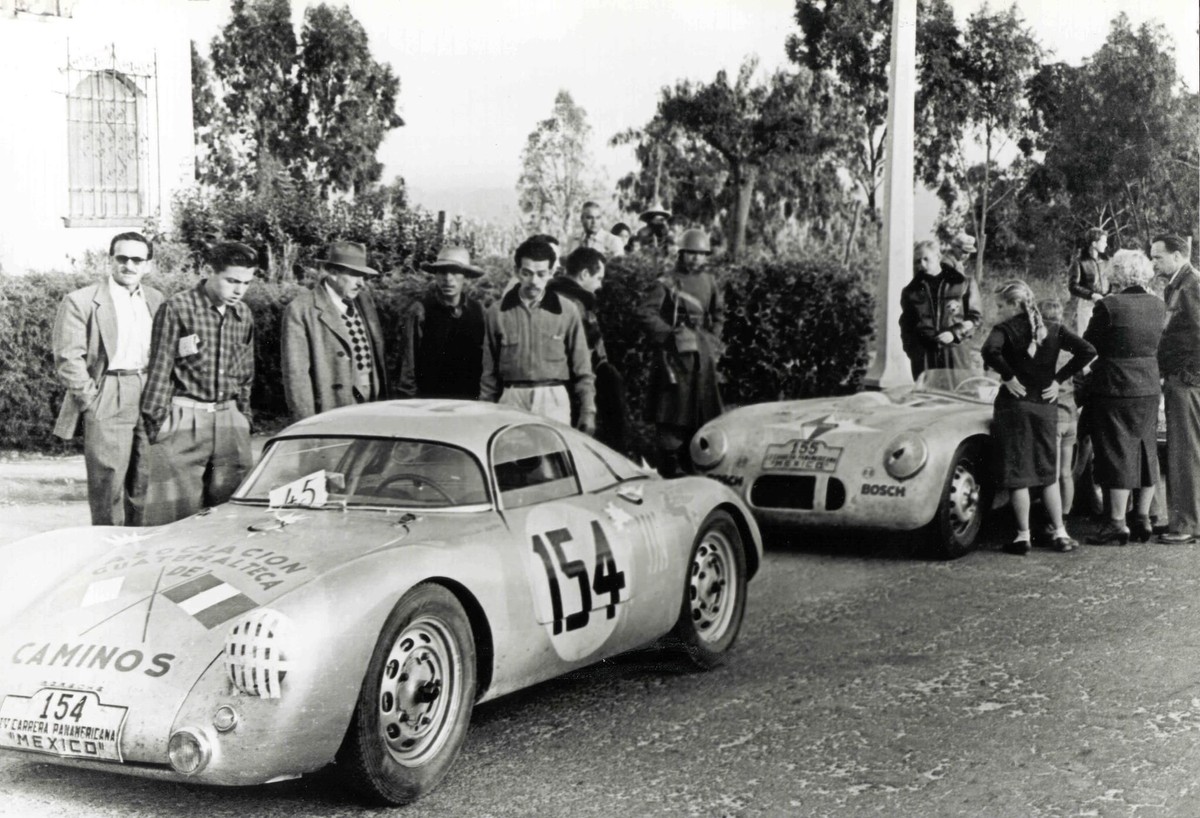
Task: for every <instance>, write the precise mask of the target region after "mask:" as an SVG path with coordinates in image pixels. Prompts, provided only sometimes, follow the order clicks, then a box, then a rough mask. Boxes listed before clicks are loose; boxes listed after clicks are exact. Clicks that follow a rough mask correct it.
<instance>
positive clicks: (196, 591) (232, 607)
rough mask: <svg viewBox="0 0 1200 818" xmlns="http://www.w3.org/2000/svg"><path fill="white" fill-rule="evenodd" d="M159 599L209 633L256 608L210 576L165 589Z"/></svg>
mask: <svg viewBox="0 0 1200 818" xmlns="http://www.w3.org/2000/svg"><path fill="white" fill-rule="evenodd" d="M162 595H163V596H165V597H166V598H167V599H169V600H171V601H172V602H174V603H175V604H176V605H178V606H179V607H180V608H181V609H182V610H183V611H184V612H186V613H189V614H191V615H192V616H193V617H194V618H195V619H196V620H197V621H198V622H199V623H200V624H201V625H203V626H204V627H206V628H208V629H209V630H212V629H213V628H215V627H216V626H217V625H220V624H221V623H222V622H228V621H229V620H230V619H233V618H234V617H235V616H238V615H240V614H244V613H245V612H246V611H249V610H252V609H254V608H257V607H258V603H257V602H255V601H254V600H253V599H251V598H250V597H248V596H246V595H245V594H243V593H242V592H241V591H239V590H238V589H237V588H235V587H233V586H232V585H230V584H229V583H228V582H225V581H223V580H220V579H217V577H215V576H213V575H212V574H203V575H201V576H198V577H196V578H195V579H191V580H188V581H187V582H185V583H183V584H182V585H176V586H175V587H173V588H168V589H167V590H166V591H163V594H162Z"/></svg>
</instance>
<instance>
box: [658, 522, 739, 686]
mask: <svg viewBox="0 0 1200 818" xmlns="http://www.w3.org/2000/svg"><path fill="white" fill-rule="evenodd" d="M745 611H746V552H745V550H744V549H743V547H742V537H741V534H740V533H739V532H738V527H737V524H736V523H735V522H734V521H733V518H732V517H730V516H729V514H728V513H726V512H724V511H714V512H712V513H711V514H709V515H708V517H707V518H705V520H704V524H703V525H701V526H700V532H699V533H698V534H697V535H696V541H695V543H694V544H693V545H692V555H691V559H690V561H689V563H688V576H687V584H686V586H685V587H684V591H683V603H682V605H681V607H680V611H679V619H678V621H677V622H676V624H675V630H674V631H673V636H674V637H675V639H676V640H677V641H678V642H679V643H680V644H682V646H683V649H684V651H685V652H686V653H687V656H688V658H689V659H690V660H691V661H692V662H693V663H694V664H695V665H697V666H698V667H700V668H702V669H704V670H708V669H710V668H713V667H716V666H717V665H719V664H721V662H722V660H723V658H724V657H723V654H724V653H725V651H727V650H729V648H730V647H731V646H732V645H733V643H734V640H736V639H737V635H738V631H739V630H741V627H742V616H743V614H745Z"/></svg>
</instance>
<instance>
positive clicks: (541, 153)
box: [517, 90, 599, 236]
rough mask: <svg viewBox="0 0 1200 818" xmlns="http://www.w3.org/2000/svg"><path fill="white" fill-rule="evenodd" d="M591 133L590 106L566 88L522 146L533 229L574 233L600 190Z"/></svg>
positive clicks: (524, 204) (522, 185)
mask: <svg viewBox="0 0 1200 818" xmlns="http://www.w3.org/2000/svg"><path fill="white" fill-rule="evenodd" d="M591 133H592V126H591V125H589V124H588V121H587V111H586V110H584V109H583V108H582V107H581V106H579V105H576V104H575V100H573V99H572V98H571V94H570V93H569V92H568V91H565V90H560V91H559V92H558V95H557V96H555V98H554V110H553V112H552V113H551V115H550V117H549V118H548V119H543V120H542V121H541V122H539V123H538V124H537V127H536V128H534V129H533V131H532V132H530V134H529V138H528V140H527V141H526V143H525V149H524V150H523V151H521V176H520V178H519V179H518V180H517V193H518V194H519V196H520V206H521V212H522V213H525V214H527V215H528V217H529V220H528V227H529V230H530V232H531V233H549V234H551V235H554V236H566V235H569V233H570V231H571V225H572V223H573V221H574V219H575V218H576V217H577V215H578V213H579V211H580V209H581V208H582V207H583V203H584V202H586V201H587V200H588V199H591V198H594V197H595V196H596V194H597V191H598V189H599V188H598V185H597V184H596V182H595V181H594V179H593V178H592V174H593V171H592V157H591V153H590V152H589V150H588V140H589V139H590V138H591Z"/></svg>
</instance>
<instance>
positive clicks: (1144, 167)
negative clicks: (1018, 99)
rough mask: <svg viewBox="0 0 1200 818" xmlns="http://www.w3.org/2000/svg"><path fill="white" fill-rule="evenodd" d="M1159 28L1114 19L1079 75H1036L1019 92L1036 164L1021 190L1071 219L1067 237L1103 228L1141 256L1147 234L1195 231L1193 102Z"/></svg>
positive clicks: (1196, 111)
mask: <svg viewBox="0 0 1200 818" xmlns="http://www.w3.org/2000/svg"><path fill="white" fill-rule="evenodd" d="M1175 66H1176V63H1175V54H1174V46H1173V43H1172V40H1171V38H1170V36H1169V34H1168V33H1167V30H1166V28H1164V27H1163V26H1161V25H1159V24H1155V23H1144V24H1142V25H1141V26H1140V27H1138V28H1137V29H1136V30H1135V29H1134V28H1133V26H1132V25H1131V23H1130V21H1129V18H1128V17H1126V16H1125V15H1124V14H1121V15H1119V16H1118V17H1117V18H1116V19H1115V20H1113V22H1112V24H1111V27H1110V29H1109V34H1108V38H1107V40H1106V41H1105V43H1104V45H1103V46H1101V47H1100V49H1099V50H1098V51H1097V52H1096V54H1095V55H1093V56H1092V58H1091V59H1090V60H1088V61H1087V62H1086V63H1085V64H1084V65H1083V66H1082V67H1079V68H1071V67H1069V66H1064V65H1061V64H1059V65H1051V66H1047V67H1045V68H1044V69H1043V70H1042V71H1041V72H1039V73H1038V74H1037V75H1036V76H1035V77H1034V78H1033V79H1032V80H1031V81H1030V83H1029V88H1028V90H1029V95H1030V99H1031V102H1032V105H1033V115H1034V117H1035V118H1036V120H1037V122H1038V124H1039V125H1040V126H1041V132H1040V134H1039V135H1038V137H1037V139H1036V141H1035V142H1034V143H1033V145H1032V146H1031V147H1033V148H1036V149H1039V150H1042V151H1044V152H1045V158H1044V159H1043V160H1042V161H1041V163H1040V164H1039V165H1038V166H1037V167H1035V168H1034V170H1033V172H1032V173H1031V175H1030V190H1031V192H1032V193H1033V194H1034V195H1036V196H1037V197H1038V198H1039V199H1040V200H1041V201H1043V202H1045V203H1047V204H1049V205H1057V206H1059V207H1065V208H1066V209H1068V210H1069V211H1070V213H1071V216H1070V218H1069V220H1065V221H1069V225H1070V228H1071V230H1072V232H1073V233H1075V234H1078V233H1081V232H1082V231H1083V230H1084V229H1086V228H1088V227H1103V228H1105V229H1107V230H1109V231H1110V232H1112V233H1113V234H1115V236H1116V239H1117V241H1116V242H1115V243H1116V244H1118V245H1121V246H1125V247H1139V246H1140V247H1146V246H1148V244H1149V241H1150V238H1151V237H1152V236H1153V234H1154V233H1156V232H1158V231H1159V230H1162V229H1170V230H1173V231H1177V232H1180V233H1182V234H1185V235H1187V234H1191V233H1194V232H1195V229H1196V228H1195V225H1196V223H1197V210H1196V208H1197V200H1198V199H1200V195H1198V194H1200V191H1198V190H1197V170H1198V169H1200V154H1198V146H1197V142H1196V133H1197V132H1200V97H1198V96H1197V95H1196V94H1195V93H1189V92H1188V91H1187V90H1186V89H1185V88H1184V87H1183V84H1182V81H1181V80H1180V78H1179V76H1178V73H1177V71H1176V67H1175Z"/></svg>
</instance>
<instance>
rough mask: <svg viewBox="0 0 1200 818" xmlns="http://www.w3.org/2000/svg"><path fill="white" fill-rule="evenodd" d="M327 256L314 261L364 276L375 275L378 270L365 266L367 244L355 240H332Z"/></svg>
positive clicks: (377, 273)
mask: <svg viewBox="0 0 1200 818" xmlns="http://www.w3.org/2000/svg"><path fill="white" fill-rule="evenodd" d="M325 255H326V256H327V258H319V259H316V261H317V262H318V263H319V264H324V265H326V266H329V267H340V268H342V269H344V270H349V271H350V272H352V273H358V274H359V275H364V276H377V275H379V271H378V270H376V269H375V268H374V267H368V266H367V246H366V245H365V244H362V243H361V242H357V241H333V242H330V243H329V251H328V252H327V253H325Z"/></svg>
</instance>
